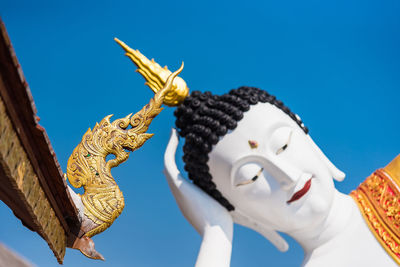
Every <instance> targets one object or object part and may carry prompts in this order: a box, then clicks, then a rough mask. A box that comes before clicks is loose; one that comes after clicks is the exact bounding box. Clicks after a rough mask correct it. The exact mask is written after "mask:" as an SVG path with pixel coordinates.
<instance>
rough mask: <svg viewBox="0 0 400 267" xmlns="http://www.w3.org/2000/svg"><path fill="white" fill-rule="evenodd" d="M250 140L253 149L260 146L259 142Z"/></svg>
mask: <svg viewBox="0 0 400 267" xmlns="http://www.w3.org/2000/svg"><path fill="white" fill-rule="evenodd" d="M248 142H249V146H250V148H251V149H255V148H257V147H258V142H257V141H255V140H249V141H248Z"/></svg>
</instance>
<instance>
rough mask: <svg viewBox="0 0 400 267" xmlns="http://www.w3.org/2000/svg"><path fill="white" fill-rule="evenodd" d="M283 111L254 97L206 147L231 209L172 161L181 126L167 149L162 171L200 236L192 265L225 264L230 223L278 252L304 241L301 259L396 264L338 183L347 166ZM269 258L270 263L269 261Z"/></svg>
mask: <svg viewBox="0 0 400 267" xmlns="http://www.w3.org/2000/svg"><path fill="white" fill-rule="evenodd" d="M302 126H303V125H299V124H298V123H297V122H296V121H295V120H293V119H292V118H291V117H290V116H288V114H287V113H285V112H283V111H282V110H281V109H280V108H277V107H276V106H275V105H272V104H270V103H261V102H259V103H257V104H255V105H251V106H250V109H249V110H248V111H246V112H244V116H243V118H242V119H241V120H239V121H238V123H237V126H236V128H234V129H233V130H229V131H228V132H227V133H226V134H225V135H224V136H221V137H220V138H219V141H218V143H217V144H216V145H214V146H213V147H212V150H211V152H210V153H209V155H208V161H207V165H208V167H209V173H210V174H211V176H212V181H213V182H214V183H215V185H216V188H217V189H218V190H219V191H220V192H221V194H222V195H223V196H224V197H225V198H226V199H227V200H228V201H229V202H230V204H232V205H233V206H234V210H231V211H228V210H227V209H226V208H225V207H223V206H222V205H221V204H220V203H218V201H216V200H214V198H212V197H211V196H209V195H208V194H206V193H205V192H204V191H203V190H201V189H200V188H199V187H198V186H196V185H195V184H193V183H191V182H190V181H188V180H186V179H185V178H184V177H183V176H182V175H181V174H180V171H179V170H178V168H177V167H176V163H175V152H176V148H177V146H178V143H179V140H178V134H177V132H176V130H175V129H173V130H172V134H171V139H170V141H169V144H168V147H167V149H166V152H165V171H164V173H165V175H166V177H167V180H168V184H169V186H170V188H171V191H172V193H173V195H174V197H175V199H176V201H177V204H178V206H179V208H180V209H181V211H182V213H183V215H184V216H185V218H186V219H187V220H188V221H189V223H190V224H191V225H192V226H193V227H194V228H195V229H196V230H197V232H198V233H199V234H200V235H201V236H202V243H201V247H200V251H199V254H198V258H197V261H196V266H198V267H203V266H204V267H211V266H218V267H221V266H229V265H230V258H231V251H232V239H233V232H234V231H233V229H234V224H240V225H243V226H245V227H248V228H250V229H253V230H254V231H256V232H258V233H260V234H261V235H263V236H264V237H265V238H266V239H268V240H269V241H270V242H271V243H272V244H274V245H275V246H276V248H277V249H278V250H280V251H282V252H284V251H286V250H288V244H287V243H286V241H285V240H284V239H283V238H282V237H281V236H280V234H279V233H278V232H283V233H286V234H288V235H290V236H291V237H293V238H294V239H295V240H296V241H297V242H298V243H299V244H300V245H301V246H302V247H303V249H304V252H305V257H304V260H303V266H397V264H396V263H395V261H394V260H393V259H392V258H391V256H390V255H389V254H388V253H387V252H386V251H385V250H384V249H383V247H382V246H381V244H380V243H379V242H378V240H377V239H376V238H375V236H374V235H373V234H372V233H371V230H370V229H369V228H368V225H367V223H366V222H365V220H364V219H363V217H362V214H361V213H360V210H359V209H358V207H357V204H356V203H355V201H354V200H353V199H352V198H351V197H350V196H348V195H345V194H342V193H340V192H339V191H337V190H336V189H335V186H334V183H333V179H335V180H337V181H342V180H343V179H344V177H345V174H344V173H343V172H341V171H340V170H339V169H337V168H336V167H335V166H334V165H333V164H332V163H331V161H330V160H329V159H328V158H327V157H326V156H325V155H324V153H323V152H322V151H321V150H320V149H319V147H318V146H317V145H316V144H315V143H314V141H313V140H312V139H311V137H310V136H309V135H308V134H307V133H306V132H305V131H304V129H303V128H302ZM266 265H267V264H266Z"/></svg>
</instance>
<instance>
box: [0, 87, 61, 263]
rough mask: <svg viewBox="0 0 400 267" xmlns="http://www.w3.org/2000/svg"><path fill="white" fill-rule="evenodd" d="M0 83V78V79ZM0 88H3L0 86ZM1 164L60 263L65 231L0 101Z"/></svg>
mask: <svg viewBox="0 0 400 267" xmlns="http://www.w3.org/2000/svg"><path fill="white" fill-rule="evenodd" d="M0 82H1V79H0ZM0 86H2V85H1V84H0ZM0 164H1V168H2V169H3V170H4V171H5V173H6V177H5V178H7V179H8V181H9V182H10V183H11V185H12V187H13V188H14V189H15V191H16V192H17V194H18V196H15V197H18V198H20V199H21V200H22V202H23V203H24V207H25V208H26V209H27V211H28V213H29V216H30V217H31V218H32V222H33V224H34V227H35V231H37V232H38V233H39V234H40V235H41V236H42V237H43V238H44V239H45V240H46V242H47V243H48V245H49V247H50V249H51V250H52V251H53V253H54V255H55V256H56V258H57V261H58V262H59V263H60V264H61V263H62V262H63V259H64V255H65V248H66V246H67V241H66V235H65V231H64V228H63V227H62V226H61V223H60V221H59V220H58V218H57V216H56V214H55V212H54V210H53V208H52V207H51V204H50V202H49V201H48V200H47V197H46V195H45V193H44V191H43V189H42V187H41V185H40V182H39V178H38V177H37V174H36V173H35V171H34V168H33V167H32V165H31V163H30V161H29V159H28V156H27V154H26V152H25V150H24V149H23V146H22V144H21V142H20V140H19V138H18V135H17V133H16V131H15V129H14V127H13V124H12V123H11V121H10V119H9V118H8V116H7V112H6V108H5V106H4V103H3V101H2V99H1V98H0Z"/></svg>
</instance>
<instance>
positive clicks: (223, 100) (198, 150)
mask: <svg viewBox="0 0 400 267" xmlns="http://www.w3.org/2000/svg"><path fill="white" fill-rule="evenodd" d="M258 102H262V103H267V102H268V103H270V104H272V105H274V106H276V107H278V108H279V109H281V110H282V111H283V112H285V113H286V114H287V115H288V116H289V117H290V118H292V119H293V120H294V121H295V122H296V123H297V124H298V125H299V126H300V128H302V129H303V131H304V132H305V133H306V134H307V133H308V129H307V128H306V127H305V126H304V124H303V122H302V121H301V119H300V118H299V117H298V116H297V115H296V114H294V113H293V112H291V111H290V109H289V108H288V107H286V106H284V105H283V103H282V101H279V100H276V98H275V96H272V95H270V94H268V93H267V92H266V91H263V90H260V89H258V88H255V87H246V86H243V87H240V88H238V89H233V90H231V91H230V92H229V93H228V94H224V95H221V96H218V95H212V94H211V92H204V93H201V92H199V91H194V92H192V93H191V95H190V96H188V97H187V98H186V99H185V101H184V102H183V103H182V104H181V105H180V106H179V107H178V108H177V109H176V110H175V112H174V115H175V116H176V122H175V124H176V127H177V128H178V131H179V135H180V136H182V137H185V140H186V141H185V144H184V146H183V152H184V156H183V161H184V162H185V167H184V168H185V170H186V171H187V172H188V175H189V179H191V180H192V181H193V183H194V184H196V185H197V186H199V187H200V188H201V189H202V190H204V191H205V192H206V193H208V194H209V195H210V196H211V197H213V198H214V199H215V200H217V201H218V202H219V203H220V204H221V205H222V206H224V207H225V208H226V209H227V210H229V211H231V210H234V209H235V208H234V207H233V206H232V204H231V203H229V201H228V200H227V199H226V198H225V197H224V196H222V194H221V192H219V191H218V189H217V188H216V185H215V183H214V182H213V181H212V177H211V174H210V173H209V167H208V165H207V162H208V153H209V152H210V151H211V149H212V146H213V145H215V144H217V143H218V141H219V138H220V137H221V136H224V135H225V134H226V133H227V132H228V130H233V129H235V128H236V126H237V122H238V121H240V120H241V119H242V118H243V112H246V111H248V110H249V109H250V105H255V104H257V103H258Z"/></svg>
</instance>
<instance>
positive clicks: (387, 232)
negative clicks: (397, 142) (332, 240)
mask: <svg viewBox="0 0 400 267" xmlns="http://www.w3.org/2000/svg"><path fill="white" fill-rule="evenodd" d="M396 160H400V158H399V157H398V158H397V159H396ZM396 160H395V161H396ZM389 166H390V165H389ZM399 166H400V165H399ZM396 174H397V176H398V175H399V174H400V169H399V170H397V172H396ZM392 178H393V177H391V176H390V175H389V174H388V173H387V172H386V170H385V169H380V170H377V171H376V172H374V173H373V174H372V175H371V176H369V177H368V178H367V179H366V180H365V181H364V182H363V183H362V184H360V186H359V187H358V188H357V189H356V190H354V191H353V192H351V193H350V196H352V197H353V199H354V200H355V201H356V203H357V205H358V207H359V208H360V211H361V213H362V215H363V217H364V218H365V220H366V222H367V224H368V226H369V228H370V229H371V232H372V233H373V234H374V235H375V237H376V238H377V240H378V241H379V242H380V243H381V245H382V246H383V248H384V249H385V250H386V251H387V252H388V254H389V255H391V256H392V258H393V259H394V260H395V261H396V262H397V264H400V190H399V184H398V183H396V182H398V181H396V180H394V179H392Z"/></svg>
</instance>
